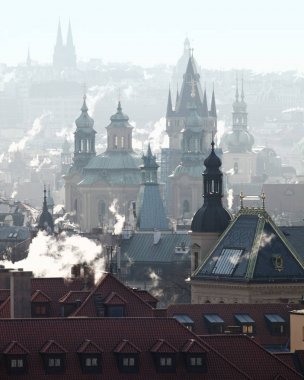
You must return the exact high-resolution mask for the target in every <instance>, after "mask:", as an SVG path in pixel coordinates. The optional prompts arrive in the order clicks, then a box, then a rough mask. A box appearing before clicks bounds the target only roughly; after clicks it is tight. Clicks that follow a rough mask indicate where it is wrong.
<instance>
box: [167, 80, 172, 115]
mask: <svg viewBox="0 0 304 380" xmlns="http://www.w3.org/2000/svg"><path fill="white" fill-rule="evenodd" d="M172 111H173V109H172V98H171V89H170V87H169V94H168V103H167V116H170V115H171V114H172Z"/></svg>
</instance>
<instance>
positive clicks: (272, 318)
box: [264, 314, 286, 335]
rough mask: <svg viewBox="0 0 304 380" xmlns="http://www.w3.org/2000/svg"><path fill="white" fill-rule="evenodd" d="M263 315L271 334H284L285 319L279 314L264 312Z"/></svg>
mask: <svg viewBox="0 0 304 380" xmlns="http://www.w3.org/2000/svg"><path fill="white" fill-rule="evenodd" d="M264 317H265V320H266V323H267V326H268V328H269V330H270V333H271V335H285V334H286V321H285V319H283V318H282V317H281V316H280V315H279V314H265V315H264Z"/></svg>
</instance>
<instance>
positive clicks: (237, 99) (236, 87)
mask: <svg viewBox="0 0 304 380" xmlns="http://www.w3.org/2000/svg"><path fill="white" fill-rule="evenodd" d="M235 100H236V102H238V101H239V80H238V75H237V74H236V83H235Z"/></svg>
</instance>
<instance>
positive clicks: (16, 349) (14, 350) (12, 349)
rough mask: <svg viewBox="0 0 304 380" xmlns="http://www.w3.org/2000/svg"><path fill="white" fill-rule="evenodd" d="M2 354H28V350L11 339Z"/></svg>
mask: <svg viewBox="0 0 304 380" xmlns="http://www.w3.org/2000/svg"><path fill="white" fill-rule="evenodd" d="M3 353H4V354H11V355H20V354H21V355H24V354H28V353H29V352H28V350H27V349H26V348H25V347H24V346H23V345H22V344H20V343H18V342H16V341H12V342H11V343H10V344H9V345H8V346H7V347H6V349H5V350H4V351H3Z"/></svg>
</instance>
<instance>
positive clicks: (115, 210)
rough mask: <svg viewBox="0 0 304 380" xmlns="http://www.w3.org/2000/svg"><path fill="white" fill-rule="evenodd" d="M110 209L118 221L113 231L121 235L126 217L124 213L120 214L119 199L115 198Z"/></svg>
mask: <svg viewBox="0 0 304 380" xmlns="http://www.w3.org/2000/svg"><path fill="white" fill-rule="evenodd" d="M109 210H110V211H111V213H112V214H113V215H114V217H115V221H116V223H115V224H114V231H113V233H114V235H120V234H121V232H122V229H123V226H124V223H125V219H126V218H125V216H124V215H120V214H119V212H118V200H117V199H114V201H113V202H112V204H111V206H110V207H109Z"/></svg>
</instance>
